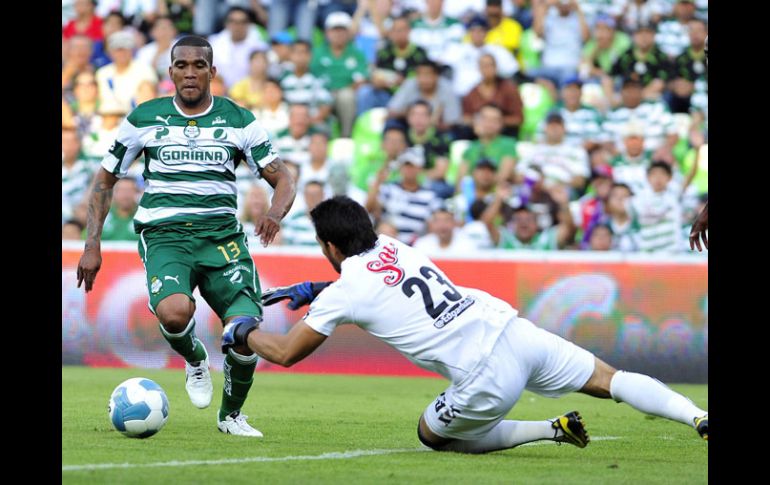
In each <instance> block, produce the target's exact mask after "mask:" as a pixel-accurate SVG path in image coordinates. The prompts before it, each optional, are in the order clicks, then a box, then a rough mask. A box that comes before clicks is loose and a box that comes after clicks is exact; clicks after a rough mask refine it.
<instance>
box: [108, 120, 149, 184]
mask: <svg viewBox="0 0 770 485" xmlns="http://www.w3.org/2000/svg"><path fill="white" fill-rule="evenodd" d="M142 148H144V146H143V144H142V140H141V137H140V136H139V130H138V129H137V128H136V127H135V126H134V125H133V124H131V122H130V121H129V120H128V117H127V118H125V119H123V121H122V122H121V123H120V127H119V128H118V136H117V137H115V141H114V142H113V143H112V146H111V147H110V149H109V150H108V151H107V154H106V155H105V156H104V158H103V159H102V168H104V169H105V170H106V171H108V172H110V173H111V174H113V175H115V176H116V177H118V178H122V177H125V176H126V174H127V173H128V168H129V167H130V166H131V164H132V163H133V161H134V160H135V159H136V157H137V156H138V155H139V152H141V151H142Z"/></svg>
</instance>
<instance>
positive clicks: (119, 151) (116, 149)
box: [109, 140, 127, 166]
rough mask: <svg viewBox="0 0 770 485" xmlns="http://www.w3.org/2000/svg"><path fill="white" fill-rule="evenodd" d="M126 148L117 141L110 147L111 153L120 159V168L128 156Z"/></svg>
mask: <svg viewBox="0 0 770 485" xmlns="http://www.w3.org/2000/svg"><path fill="white" fill-rule="evenodd" d="M126 150H127V148H126V146H125V145H123V144H122V143H120V142H119V141H118V140H115V142H114V143H113V144H112V146H111V147H110V150H109V152H110V153H111V154H112V155H113V156H114V157H115V158H117V159H118V166H120V163H121V162H123V157H125V156H126Z"/></svg>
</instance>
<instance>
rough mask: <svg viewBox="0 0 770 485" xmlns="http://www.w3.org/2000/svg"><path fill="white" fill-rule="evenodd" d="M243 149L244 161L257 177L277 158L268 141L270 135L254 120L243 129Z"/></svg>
mask: <svg viewBox="0 0 770 485" xmlns="http://www.w3.org/2000/svg"><path fill="white" fill-rule="evenodd" d="M243 131H244V134H243V146H242V147H241V150H243V153H244V155H245V156H246V163H247V164H248V166H249V168H250V169H251V171H252V172H253V173H254V175H256V176H257V177H261V171H262V169H263V168H265V167H266V166H267V165H268V164H269V163H270V162H273V161H274V160H275V159H277V158H278V154H277V153H276V152H275V148H273V144H272V143H270V137H269V136H268V135H267V132H266V131H265V129H264V128H262V127H261V126H259V123H258V122H257V121H256V120H254V121H252V122H251V123H249V124H248V125H246V127H245V128H244V129H243Z"/></svg>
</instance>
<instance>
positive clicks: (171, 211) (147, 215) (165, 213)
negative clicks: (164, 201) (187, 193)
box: [134, 206, 236, 223]
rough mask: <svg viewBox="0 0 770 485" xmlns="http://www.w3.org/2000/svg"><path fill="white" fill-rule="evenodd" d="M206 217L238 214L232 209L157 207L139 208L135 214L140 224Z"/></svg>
mask: <svg viewBox="0 0 770 485" xmlns="http://www.w3.org/2000/svg"><path fill="white" fill-rule="evenodd" d="M190 214H198V215H206V214H209V215H211V214H232V215H235V214H236V210H235V209H233V208H232V207H211V208H202V207H156V208H154V209H148V208H146V207H142V206H139V208H138V209H137V210H136V214H134V220H135V221H137V222H140V223H145V222H148V221H154V220H157V219H165V218H167V217H172V216H175V215H190Z"/></svg>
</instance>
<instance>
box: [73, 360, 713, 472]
mask: <svg viewBox="0 0 770 485" xmlns="http://www.w3.org/2000/svg"><path fill="white" fill-rule="evenodd" d="M130 377H147V378H150V379H153V380H154V381H156V382H157V383H158V384H160V385H161V386H162V387H163V389H164V390H165V391H166V393H167V394H168V398H169V402H170V406H169V407H170V411H169V419H168V422H167V423H166V426H165V428H163V430H161V431H160V433H158V434H156V435H155V436H153V437H151V438H148V439H144V440H138V439H130V438H126V437H124V436H123V435H121V434H120V433H118V432H117V431H115V430H113V428H112V425H111V424H110V422H109V419H108V415H107V401H108V400H109V396H110V393H111V392H112V390H113V388H114V387H115V386H117V385H118V384H119V383H120V382H122V381H123V380H125V379H128V378H130ZM213 377H214V393H215V394H214V400H213V402H212V405H211V406H210V407H209V408H207V409H204V410H199V409H196V408H195V407H193V405H192V404H191V403H190V401H189V399H188V398H187V394H186V393H185V390H184V371H182V370H173V371H166V370H161V371H157V370H144V369H91V368H85V367H62V467H63V468H62V483H65V484H71V483H88V484H93V483H111V484H112V483H135V484H141V485H147V484H150V483H174V484H210V483H225V484H228V485H232V484H239V483H244V484H245V483H249V484H251V483H266V484H275V483H313V484H319V483H343V484H346V485H352V484H357V483H419V484H425V483H435V484H442V485H443V484H448V483H474V484H486V483H554V484H569V483H581V484H582V483H591V484H592V485H594V484H602V483H607V484H624V483H634V484H635V483H677V484H683V483H706V482H707V480H708V443H707V442H705V441H703V440H701V439H700V437H698V434H697V433H696V432H695V430H694V429H692V428H690V427H687V426H684V425H682V424H679V423H674V422H671V421H668V420H665V419H662V418H652V417H648V416H645V415H643V414H640V413H638V412H636V411H634V410H633V409H631V408H630V407H628V406H626V405H624V404H617V403H615V402H613V401H609V400H599V399H594V398H591V397H588V396H584V395H580V394H572V395H569V396H565V397H563V398H561V399H547V398H543V397H540V396H537V395H534V394H531V393H527V392H525V393H524V394H523V396H522V398H521V400H520V401H519V402H518V404H517V405H516V407H514V408H513V410H512V411H511V413H510V415H509V418H511V419H524V420H535V419H537V420H539V419H545V418H551V417H553V416H556V415H559V414H561V413H563V412H565V411H571V410H573V409H577V410H579V411H580V412H581V414H582V415H583V419H584V421H585V423H586V427H587V428H588V432H589V434H590V435H591V437H592V440H593V441H592V442H591V443H590V444H589V445H588V447H586V448H585V449H578V448H576V447H574V446H571V445H567V444H563V445H561V446H557V445H555V444H553V443H550V442H540V443H538V444H535V445H525V446H521V447H518V448H514V449H511V450H505V451H500V452H495V453H490V454H487V455H461V454H456V453H437V452H433V451H425V450H422V449H421V445H420V443H419V442H418V440H417V435H416V426H417V420H418V418H419V416H420V414H421V413H422V411H423V409H424V408H425V407H426V406H427V404H428V403H429V402H431V401H432V400H433V399H434V398H435V396H436V395H437V394H438V393H440V392H441V391H442V390H443V389H444V388H445V387H446V385H447V383H446V381H444V380H443V379H426V378H396V377H367V376H337V375H301V374H271V373H264V374H260V373H257V374H256V375H255V379H254V386H253V387H252V390H251V394H250V396H249V400H248V401H247V402H246V405H245V406H244V409H243V411H244V413H245V414H247V415H248V416H250V419H249V421H250V422H251V423H252V424H253V425H254V426H255V427H257V428H258V429H260V430H261V431H262V432H263V433H264V434H265V437H264V438H262V439H251V438H242V437H234V436H227V435H223V434H222V433H220V432H219V431H217V428H216V424H215V420H216V412H217V408H218V405H219V398H220V393H221V389H222V374H221V373H213ZM672 387H673V388H674V389H676V390H677V391H679V392H681V393H683V394H684V395H686V396H688V397H689V398H691V399H692V400H693V401H694V402H695V403H696V404H697V405H699V406H700V407H702V408H706V409H707V408H708V387H707V386H705V385H673V386H672ZM373 450H374V451H373ZM345 452H348V453H347V454H345ZM335 453H337V454H335ZM367 453H368V454H367ZM223 460H232V461H231V462H229V463H223V462H222V461H223ZM185 462H194V463H185ZM125 464H129V465H125ZM152 464H155V466H148V465H152ZM158 464H163V465H162V466H158ZM115 465H122V466H115Z"/></svg>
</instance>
